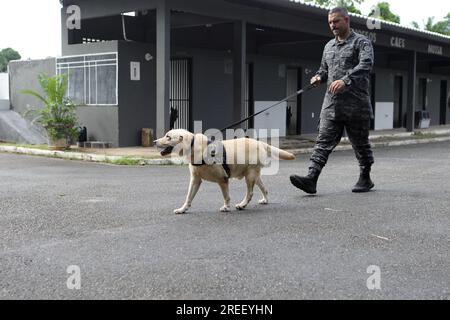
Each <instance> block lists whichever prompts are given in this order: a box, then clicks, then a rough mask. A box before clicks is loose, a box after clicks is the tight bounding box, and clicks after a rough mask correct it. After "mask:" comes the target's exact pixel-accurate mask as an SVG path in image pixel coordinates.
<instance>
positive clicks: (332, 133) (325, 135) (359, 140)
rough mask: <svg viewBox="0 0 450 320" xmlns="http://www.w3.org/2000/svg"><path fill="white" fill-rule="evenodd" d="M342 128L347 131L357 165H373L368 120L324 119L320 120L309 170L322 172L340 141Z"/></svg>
mask: <svg viewBox="0 0 450 320" xmlns="http://www.w3.org/2000/svg"><path fill="white" fill-rule="evenodd" d="M344 128H345V129H346V131H347V135H348V138H349V140H350V142H351V144H352V147H353V150H354V151H355V155H356V159H358V162H359V165H360V166H361V167H366V166H371V165H372V164H373V163H374V159H373V153H372V148H371V145H370V142H369V128H370V119H357V120H356V119H347V120H330V119H326V118H325V119H321V120H320V124H319V136H318V138H317V141H316V145H315V147H314V152H313V154H312V156H311V165H310V168H315V169H318V170H319V171H320V170H322V168H323V167H324V166H325V164H326V163H327V161H328V157H329V155H330V153H331V152H332V151H333V150H334V148H335V147H336V146H337V145H338V144H339V142H340V141H341V138H342V135H343V133H344Z"/></svg>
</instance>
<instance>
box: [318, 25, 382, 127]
mask: <svg viewBox="0 0 450 320" xmlns="http://www.w3.org/2000/svg"><path fill="white" fill-rule="evenodd" d="M373 63H374V53H373V47H372V43H371V42H370V41H369V40H368V39H367V38H366V37H365V36H363V35H361V34H358V33H355V32H354V31H351V34H350V36H349V37H348V38H347V39H346V40H345V41H342V42H339V41H338V40H337V38H336V39H333V40H331V41H329V42H328V43H327V44H326V45H325V49H324V52H323V57H322V62H321V66H320V69H319V71H318V72H317V74H318V75H320V76H321V78H322V82H325V81H326V82H327V93H326V95H325V99H324V102H323V106H322V114H321V117H325V118H328V119H337V118H341V117H343V116H344V117H351V118H366V119H367V118H373V110H372V104H371V101H370V93H369V92H370V91H369V90H370V89H369V87H370V73H371V71H372V67H373ZM336 80H343V81H344V82H345V84H346V86H345V88H344V91H342V92H341V93H338V94H335V95H333V94H332V93H330V92H329V91H328V88H329V87H330V85H331V83H332V82H333V81H336Z"/></svg>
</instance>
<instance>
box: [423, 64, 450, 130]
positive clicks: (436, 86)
mask: <svg viewBox="0 0 450 320" xmlns="http://www.w3.org/2000/svg"><path fill="white" fill-rule="evenodd" d="M417 79H428V81H427V105H426V110H427V111H428V112H429V113H430V118H431V122H430V125H432V126H436V125H439V121H440V119H439V118H440V112H441V111H440V110H441V100H440V99H441V80H447V91H448V90H450V81H449V80H450V78H448V77H445V76H440V75H435V74H429V73H418V74H417ZM418 82H419V81H418V80H417V85H416V90H418ZM418 95H419V94H418V92H417V93H416V110H422V109H421V106H419V101H418ZM449 113H450V109H449V108H448V106H447V124H450V121H449V120H450V118H449Z"/></svg>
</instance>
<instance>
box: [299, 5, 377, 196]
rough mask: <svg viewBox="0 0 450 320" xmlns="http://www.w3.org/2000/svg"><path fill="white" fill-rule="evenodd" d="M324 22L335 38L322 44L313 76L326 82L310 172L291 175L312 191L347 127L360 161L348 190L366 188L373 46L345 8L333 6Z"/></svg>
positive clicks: (317, 81) (369, 186)
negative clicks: (354, 26) (356, 29)
mask: <svg viewBox="0 0 450 320" xmlns="http://www.w3.org/2000/svg"><path fill="white" fill-rule="evenodd" d="M328 23H329V25H330V28H331V31H332V32H333V34H334V36H335V39H333V40H331V41H330V42H328V43H327V44H326V46H325V49H324V52H323V57H322V62H321V66H320V69H319V71H318V72H317V74H316V75H315V76H314V77H313V78H312V79H311V84H313V85H314V86H319V85H320V84H321V83H324V82H327V93H326V95H325V99H324V102H323V105H322V112H321V115H320V125H319V135H318V138H317V141H316V145H315V148H314V152H313V154H312V156H311V163H310V167H309V173H308V175H307V176H306V177H300V176H297V175H292V176H291V177H290V178H291V182H292V184H293V185H294V186H296V187H297V188H299V189H301V190H303V191H304V192H306V193H309V194H315V193H316V192H317V191H316V186H317V180H318V178H319V175H320V173H321V171H322V168H323V167H324V166H325V164H326V163H327V160H328V156H329V155H330V153H331V152H332V151H333V149H334V148H335V147H336V146H337V145H338V143H339V142H340V140H341V138H342V134H343V132H344V128H345V129H346V131H347V134H348V137H349V140H350V142H351V144H352V146H353V150H354V151H355V155H356V158H357V159H358V162H359V166H360V177H359V180H358V182H357V183H356V185H355V186H354V187H353V189H352V191H353V192H368V191H370V190H371V189H372V188H373V187H374V184H373V182H372V180H371V179H370V170H371V166H372V164H373V163H374V159H373V153H372V149H371V145H370V142H369V128H370V120H371V119H372V118H373V111H372V105H371V101H370V94H369V84H370V72H371V70H372V66H373V61H374V54H373V47H372V43H371V42H370V41H369V40H368V39H367V38H366V37H364V36H363V35H360V34H358V33H355V32H354V31H353V30H352V29H350V17H349V15H348V12H347V10H346V9H345V8H340V7H338V8H334V9H332V10H331V11H330V12H329V15H328Z"/></svg>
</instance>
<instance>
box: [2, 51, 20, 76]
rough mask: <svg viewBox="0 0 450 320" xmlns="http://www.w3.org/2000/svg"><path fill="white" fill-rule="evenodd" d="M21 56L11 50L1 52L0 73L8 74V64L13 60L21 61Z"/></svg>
mask: <svg viewBox="0 0 450 320" xmlns="http://www.w3.org/2000/svg"><path fill="white" fill-rule="evenodd" d="M20 58H21V56H20V54H19V53H18V52H17V51H16V50H14V49H11V48H6V49H3V50H2V51H0V72H6V71H7V70H8V63H9V62H10V61H12V60H19V59H20Z"/></svg>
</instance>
